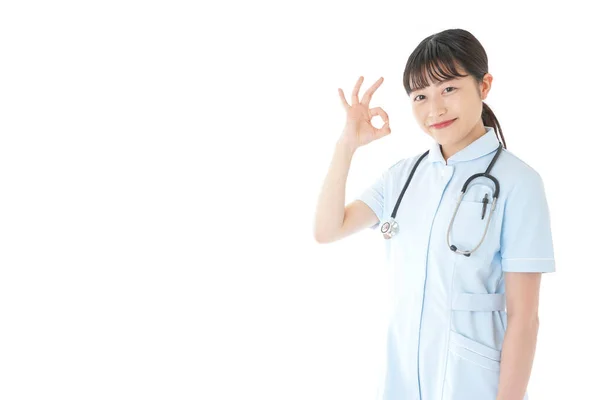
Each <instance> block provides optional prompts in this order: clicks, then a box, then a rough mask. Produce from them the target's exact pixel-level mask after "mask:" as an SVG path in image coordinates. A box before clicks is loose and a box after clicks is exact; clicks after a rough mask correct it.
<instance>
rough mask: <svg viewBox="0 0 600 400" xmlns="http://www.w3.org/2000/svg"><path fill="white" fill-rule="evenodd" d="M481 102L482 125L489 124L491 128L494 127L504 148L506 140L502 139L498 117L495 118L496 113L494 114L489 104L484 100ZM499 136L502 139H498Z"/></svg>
mask: <svg viewBox="0 0 600 400" xmlns="http://www.w3.org/2000/svg"><path fill="white" fill-rule="evenodd" d="M482 103H483V110H482V111H481V119H482V120H483V125H484V126H491V127H492V128H494V131H495V132H496V137H497V138H498V141H500V143H502V146H503V147H504V148H505V149H506V140H505V139H504V135H503V134H502V128H500V122H498V118H496V115H495V114H494V112H493V111H492V109H491V108H490V106H488V105H487V104H485V102H482ZM498 134H500V136H498ZM500 138H502V140H500Z"/></svg>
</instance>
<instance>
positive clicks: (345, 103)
mask: <svg viewBox="0 0 600 400" xmlns="http://www.w3.org/2000/svg"><path fill="white" fill-rule="evenodd" d="M338 93H339V94H340V98H341V99H342V105H343V106H344V108H345V109H346V110H347V109H349V108H350V104H348V102H347V101H346V97H345V96H344V92H343V91H342V89H340V88H338Z"/></svg>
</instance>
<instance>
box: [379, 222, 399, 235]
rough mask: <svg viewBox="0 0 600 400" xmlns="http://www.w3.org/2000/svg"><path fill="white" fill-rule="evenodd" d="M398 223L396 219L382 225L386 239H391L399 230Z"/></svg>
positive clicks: (382, 231)
mask: <svg viewBox="0 0 600 400" xmlns="http://www.w3.org/2000/svg"><path fill="white" fill-rule="evenodd" d="M399 228H400V227H399V226H398V222H396V220H395V219H394V218H390V219H389V220H388V221H386V222H384V223H383V225H381V233H383V237H384V239H391V238H392V236H394V235H395V234H396V233H398V230H399Z"/></svg>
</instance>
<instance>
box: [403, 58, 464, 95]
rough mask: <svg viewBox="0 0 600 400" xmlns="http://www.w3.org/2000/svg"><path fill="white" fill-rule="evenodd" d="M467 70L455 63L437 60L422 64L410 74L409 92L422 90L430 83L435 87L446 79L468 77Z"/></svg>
mask: <svg viewBox="0 0 600 400" xmlns="http://www.w3.org/2000/svg"><path fill="white" fill-rule="evenodd" d="M468 77H469V75H468V74H467V72H466V71H465V70H464V69H463V68H462V67H461V66H460V65H458V64H457V63H453V64H450V63H445V62H441V61H439V60H437V61H433V62H430V63H428V64H426V65H422V66H421V67H420V69H418V70H416V71H414V72H412V73H411V75H410V88H411V92H415V91H418V90H422V89H424V88H426V87H429V86H431V85H432V84H433V85H434V86H435V87H437V86H440V85H441V84H443V83H445V82H448V81H459V80H464V79H468Z"/></svg>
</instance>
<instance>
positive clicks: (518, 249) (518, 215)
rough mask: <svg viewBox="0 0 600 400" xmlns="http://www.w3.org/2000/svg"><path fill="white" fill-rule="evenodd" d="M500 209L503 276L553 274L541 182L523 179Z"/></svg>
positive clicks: (532, 177) (537, 177)
mask: <svg viewBox="0 0 600 400" xmlns="http://www.w3.org/2000/svg"><path fill="white" fill-rule="evenodd" d="M523 176H524V178H523V179H521V180H519V182H518V183H517V184H516V186H515V187H514V188H513V189H512V190H511V192H510V193H509V194H508V196H507V199H506V202H505V205H504V217H503V221H502V233H501V240H500V256H501V259H502V270H503V271H505V272H554V271H555V265H554V248H553V245H552V232H551V227H550V212H549V210H548V203H547V201H546V195H545V192H544V184H543V182H542V178H541V177H540V175H539V174H538V173H537V172H535V171H534V172H533V173H529V174H526V175H523Z"/></svg>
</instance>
